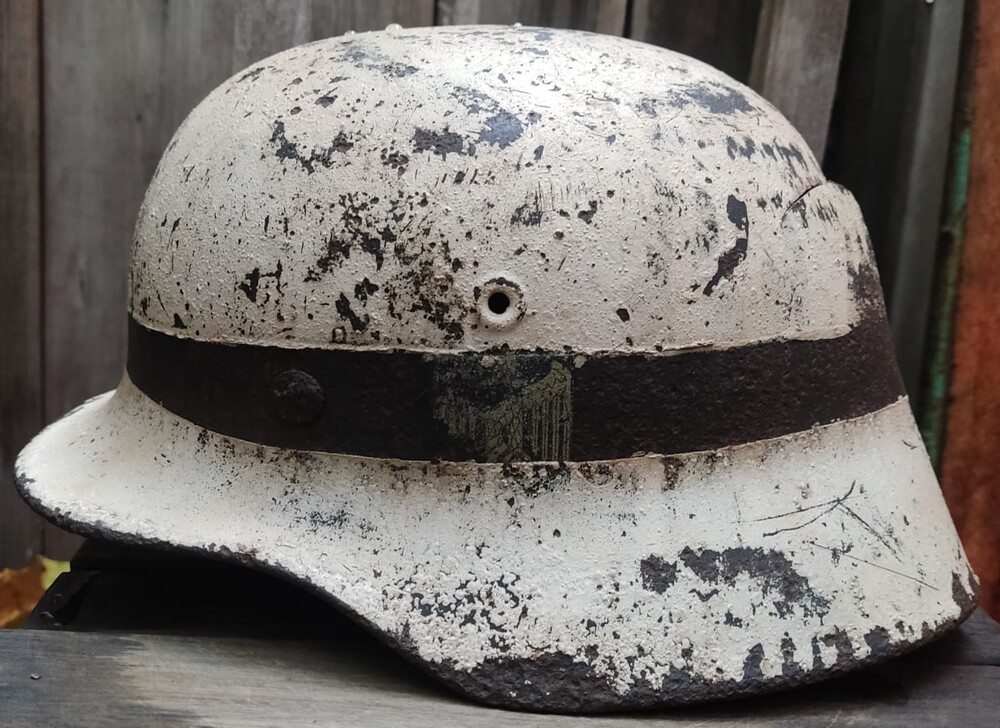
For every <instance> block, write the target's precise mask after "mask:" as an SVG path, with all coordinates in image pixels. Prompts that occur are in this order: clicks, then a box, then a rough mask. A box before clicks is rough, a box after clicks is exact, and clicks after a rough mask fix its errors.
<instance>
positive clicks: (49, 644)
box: [0, 623, 1000, 728]
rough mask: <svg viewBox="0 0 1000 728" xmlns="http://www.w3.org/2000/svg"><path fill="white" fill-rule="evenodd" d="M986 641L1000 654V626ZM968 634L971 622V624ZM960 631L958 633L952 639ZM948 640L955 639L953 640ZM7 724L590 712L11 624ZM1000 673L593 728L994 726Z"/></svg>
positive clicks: (376, 671) (171, 639)
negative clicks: (506, 703) (493, 701)
mask: <svg viewBox="0 0 1000 728" xmlns="http://www.w3.org/2000/svg"><path fill="white" fill-rule="evenodd" d="M991 626H992V629H991V630H989V631H985V632H981V633H980V634H979V635H978V636H977V639H978V640H979V641H981V642H989V643H990V645H992V647H993V649H994V650H995V649H996V646H997V643H998V641H1000V638H998V635H997V632H998V630H997V626H996V624H994V623H991ZM962 629H965V628H964V627H963V628H962ZM952 638H954V635H953V636H952ZM945 639H951V638H948V637H946V638H945ZM0 650H2V652H3V654H4V656H5V659H4V660H3V661H0V706H2V707H0V710H2V711H3V713H2V715H3V724H4V725H5V726H9V727H10V728H18V727H20V726H38V725H45V726H64V725H73V726H81V727H85V726H95V727H97V726H100V728H113V727H114V726H119V725H121V726H125V725H135V721H136V719H137V717H138V716H142V719H143V721H144V722H145V723H146V724H150V725H157V726H168V727H169V726H185V727H187V726H208V725H210V726H233V727H234V728H235V727H237V726H238V727H240V728H253V727H254V726H274V725H281V726H283V727H285V728H294V727H296V726H314V725H325V726H352V727H353V726H398V725H407V726H414V727H418V726H443V725H447V726H451V725H456V726H457V725H461V726H470V727H471V726H490V727H491V728H500V727H502V726H525V727H528V726H531V727H535V728H560V727H562V726H575V725H580V723H581V722H582V721H581V719H580V718H579V717H572V716H556V715H534V714H528V713H514V712H506V711H500V710H495V709H490V708H483V707H479V706H477V705H473V704H471V703H469V702H467V701H465V700H463V699H461V698H458V697H456V696H454V695H452V694H451V693H448V692H446V691H445V690H443V689H442V688H440V687H438V686H437V685H436V684H435V683H433V682H432V681H431V680H430V679H429V678H427V677H425V676H423V675H422V674H420V673H419V671H417V670H416V669H415V668H413V667H412V666H410V665H408V664H406V663H405V662H404V661H402V660H400V659H399V658H397V657H395V656H394V655H393V654H391V653H390V652H389V651H388V650H387V649H386V648H384V647H381V646H380V645H378V644H376V643H374V642H372V641H357V640H352V641H336V640H333V641H331V640H309V641H280V640H260V639H256V640H253V639H242V638H218V637H216V638H210V637H180V636H165V635H149V634H102V633H92V632H76V633H74V632H53V631H41V630H8V631H6V632H4V633H0ZM998 709H1000V667H997V666H995V665H992V664H975V665H967V664H953V663H949V662H948V661H947V660H941V659H938V658H935V657H934V656H933V655H932V654H926V652H918V653H915V654H914V655H913V656H912V657H911V658H910V659H908V660H897V661H894V662H890V663H886V664H884V665H881V666H879V667H876V668H873V669H869V670H866V671H863V672H861V673H855V674H852V675H848V676H846V677H843V678H839V679H836V680H832V681H829V682H825V683H820V684H817V685H812V686H808V687H805V688H799V689H796V690H793V691H788V692H785V693H781V694H780V695H776V696H761V697H758V698H754V699H749V700H741V701H737V702H733V703H721V704H715V705H709V706H699V707H694V708H689V709H682V710H675V711H671V712H668V713H643V714H638V715H627V716H607V717H594V718H590V719H587V721H586V723H587V725H588V726H595V728H596V727H598V726H609V727H610V726H616V727H623V728H624V727H628V726H636V727H637V728H638V727H639V726H656V725H670V726H698V725H706V724H711V725H740V726H747V725H750V726H805V727H809V726H829V725H834V724H843V725H852V726H907V727H909V726H913V725H963V724H965V725H992V724H993V723H994V722H995V720H994V719H995V717H996V711H997V710H998Z"/></svg>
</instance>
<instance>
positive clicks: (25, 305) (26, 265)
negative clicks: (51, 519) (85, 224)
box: [0, 0, 43, 567]
mask: <svg viewBox="0 0 1000 728" xmlns="http://www.w3.org/2000/svg"><path fill="white" fill-rule="evenodd" d="M38 13H39V8H38V2H37V0H0V160H2V161H0V241H2V242H0V252H2V259H0V566H3V565H7V566H11V567H20V566H24V565H25V564H26V563H27V562H28V560H29V559H30V558H31V556H32V555H34V554H36V553H39V552H40V551H41V549H42V534H43V527H42V520H41V519H40V518H39V517H38V516H36V515H34V514H33V513H32V512H31V511H30V510H29V509H28V507H27V506H25V505H24V503H23V502H22V501H21V499H20V497H18V495H17V491H16V490H15V489H14V479H13V473H14V458H15V457H16V456H17V453H18V451H19V450H20V449H21V447H23V446H24V444H25V443H26V442H27V441H28V439H29V438H30V437H31V436H32V435H34V434H35V432H37V431H38V428H39V427H40V426H41V424H42V377H41V368H42V346H41V311H42V297H41V281H42V279H41V263H42V247H41V200H40V196H41V189H42V183H41V166H40V163H39V145H40V143H41V139H40V128H39V115H40V112H41V100H40V95H39V91H40V89H39V73H40V67H39V62H40V57H39V46H38V42H39V22H38V21H39V17H38Z"/></svg>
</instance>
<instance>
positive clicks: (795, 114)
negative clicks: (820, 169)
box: [750, 0, 850, 160]
mask: <svg viewBox="0 0 1000 728" xmlns="http://www.w3.org/2000/svg"><path fill="white" fill-rule="evenodd" d="M849 4H850V3H849V0H764V3H763V4H762V5H761V9H760V18H759V20H758V23H757V38H756V43H755V47H754V55H753V63H752V65H751V69H750V85H751V86H752V87H753V88H754V89H755V90H756V91H758V92H760V93H761V94H762V95H763V96H764V98H766V99H767V100H769V101H770V102H771V103H773V104H774V105H775V106H777V107H778V109H779V110H780V111H781V112H782V113H783V114H784V115H785V116H787V117H788V119H789V121H791V122H792V124H794V125H795V127H796V128H797V129H798V130H799V132H801V134H802V136H803V137H805V140H806V142H807V143H808V144H809V148H810V149H812V151H813V154H815V155H816V158H817V159H820V160H822V159H823V152H824V151H825V149H826V137H827V132H828V130H829V126H830V111H831V110H832V109H833V97H834V94H835V93H836V91H837V72H838V71H839V69H840V53H841V50H842V49H843V47H844V35H845V33H846V31H847V10H848V6H849Z"/></svg>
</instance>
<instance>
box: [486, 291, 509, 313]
mask: <svg viewBox="0 0 1000 728" xmlns="http://www.w3.org/2000/svg"><path fill="white" fill-rule="evenodd" d="M486 305H487V306H489V308H490V311H492V312H493V313H495V314H497V315H500V314H503V313H505V312H506V311H507V308H508V307H509V306H510V297H509V296H508V295H507V294H506V293H504V292H503V291H495V292H494V293H491V294H490V297H489V299H488V300H487V301H486Z"/></svg>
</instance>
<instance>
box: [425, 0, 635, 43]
mask: <svg viewBox="0 0 1000 728" xmlns="http://www.w3.org/2000/svg"><path fill="white" fill-rule="evenodd" d="M627 8H628V2H627V1H626V0H541V1H537V0H506V2H496V1H495V0H438V3H437V9H438V15H437V22H438V24H439V25H472V24H476V23H481V24H486V25H509V24H511V23H521V24H522V25H540V26H546V27H551V28H575V29H576V30H591V31H596V32H598V33H609V34H611V35H623V34H624V33H625V15H626V12H627Z"/></svg>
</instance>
